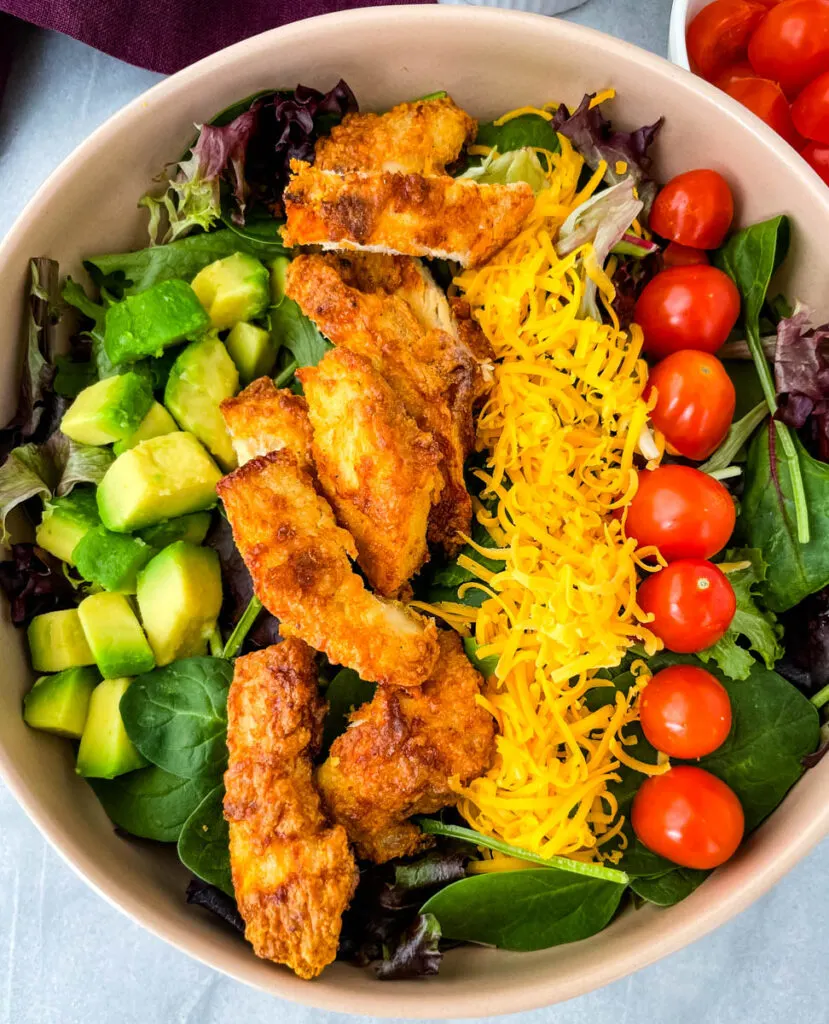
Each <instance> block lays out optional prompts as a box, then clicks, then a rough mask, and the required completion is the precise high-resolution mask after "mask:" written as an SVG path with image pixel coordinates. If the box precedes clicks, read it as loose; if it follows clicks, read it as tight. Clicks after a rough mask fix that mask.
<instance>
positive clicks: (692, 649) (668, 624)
mask: <svg viewBox="0 0 829 1024" xmlns="http://www.w3.org/2000/svg"><path fill="white" fill-rule="evenodd" d="M637 596H638V600H639V607H640V608H641V609H642V611H644V612H647V613H648V614H653V617H654V618H653V621H652V622H650V623H649V624H648V628H649V629H650V630H651V631H652V632H653V633H655V634H656V635H657V636H658V637H659V639H660V640H661V641H662V642H663V643H664V644H665V646H666V647H667V649H668V650H669V651H675V652H676V653H677V654H696V653H697V651H704V650H705V648H706V647H711V645H712V644H715V643H716V642H717V641H718V640H719V639H721V638H722V637H723V636H724V635H725V633H726V630H727V629H728V627H729V626H730V625H731V620H732V619H733V618H734V612H735V611H736V610H737V599H736V597H735V596H734V590H733V588H732V586H731V584H730V583H729V582H728V580H727V579H726V578H725V575H724V573H723V572H722V570H721V569H718V568H717V566H716V565H714V564H713V563H712V562H706V561H705V560H704V559H702V558H681V559H680V560H679V561H678V562H671V564H670V565H669V566H666V568H664V569H660V570H659V572H655V573H654V574H653V575H652V576H649V577H648V578H647V579H646V580H645V581H644V583H642V584H641V586H640V587H639V590H638V595H637Z"/></svg>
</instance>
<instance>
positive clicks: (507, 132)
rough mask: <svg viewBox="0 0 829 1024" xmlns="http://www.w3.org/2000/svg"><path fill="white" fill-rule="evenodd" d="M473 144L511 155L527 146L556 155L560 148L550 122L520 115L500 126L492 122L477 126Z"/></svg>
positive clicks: (541, 118) (538, 117)
mask: <svg viewBox="0 0 829 1024" xmlns="http://www.w3.org/2000/svg"><path fill="white" fill-rule="evenodd" d="M475 144H476V145H477V146H492V147H494V148H496V149H497V150H498V152H499V153H511V152H512V151H513V150H516V149H524V148H526V147H528V146H529V147H534V148H537V149H547V150H549V151H550V152H551V153H558V151H559V149H560V148H561V146H560V145H559V141H558V135H557V134H556V130H555V128H553V126H552V123H551V121H547V120H545V119H544V118H543V117H540V116H539V115H538V114H521V116H520V117H513V118H512V119H511V120H510V121H507V122H506V124H502V125H496V124H495V123H494V122H493V121H488V122H486V123H484V124H482V125H479V126H478V135H477V137H476V138H475Z"/></svg>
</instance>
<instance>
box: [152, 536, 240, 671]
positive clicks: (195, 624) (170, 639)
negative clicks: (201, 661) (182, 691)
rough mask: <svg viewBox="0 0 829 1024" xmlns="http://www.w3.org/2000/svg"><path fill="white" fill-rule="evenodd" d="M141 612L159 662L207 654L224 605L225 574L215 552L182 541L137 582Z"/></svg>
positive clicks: (167, 551)
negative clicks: (208, 644)
mask: <svg viewBox="0 0 829 1024" xmlns="http://www.w3.org/2000/svg"><path fill="white" fill-rule="evenodd" d="M137 600H138V608H139V610H140V612H141V619H142V621H143V623H144V629H145V630H146V631H147V636H148V637H149V640H150V645H151V646H152V649H153V653H154V655H155V660H156V663H157V664H159V665H169V664H170V662H171V661H176V660H177V659H178V658H188V657H191V656H193V655H196V654H203V653H204V651H205V645H206V643H207V638H208V637H209V636H210V634H211V633H212V632H213V629H214V627H215V625H216V619H217V618H218V616H219V609H220V608H221V606H222V574H221V569H220V567H219V557H218V555H217V554H216V552H215V551H214V550H213V549H212V548H202V547H197V546H196V545H195V544H188V543H187V542H186V541H177V542H176V543H175V544H171V545H170V546H169V547H166V548H164V550H163V551H160V552H159V553H158V554H157V555H156V556H155V558H153V560H152V561H151V562H150V563H149V564H148V565H147V567H146V568H145V569H144V570H143V571H142V572H141V574H140V575H139V577H138V597H137Z"/></svg>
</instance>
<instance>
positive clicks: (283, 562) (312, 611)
mask: <svg viewBox="0 0 829 1024" xmlns="http://www.w3.org/2000/svg"><path fill="white" fill-rule="evenodd" d="M217 491H218V493H219V497H220V498H221V499H222V501H223V502H224V507H225V511H226V513H227V518H228V520H229V522H230V525H231V528H232V530H233V539H234V541H235V542H236V546H237V547H238V549H239V551H240V553H241V555H242V558H243V559H244V561H245V565H246V566H247V567H248V570H249V571H250V574H251V576H252V577H253V587H254V590H255V592H256V596H257V597H258V598H259V600H260V601H261V602H262V604H264V606H265V607H266V608H267V609H268V611H269V612H271V613H272V614H273V615H275V616H276V617H277V618H278V619H279V620H280V630H281V632H282V635H283V636H297V637H300V638H301V639H303V640H305V642H306V643H308V644H310V645H311V646H312V647H314V648H315V649H316V650H318V651H322V652H323V653H324V654H326V655H327V656H328V658H329V659H330V660H331V661H332V662H333V663H334V664H336V665H345V666H347V667H348V668H353V669H354V670H355V672H357V673H359V675H360V676H361V677H362V678H363V679H365V680H367V681H369V682H377V683H391V684H396V685H398V686H417V685H418V684H419V683H421V682H423V680H424V679H425V678H426V677H427V676H428V675H429V673H430V672H431V670H432V667H433V665H434V663H435V661H436V660H437V656H438V642H437V628H436V626H435V624H434V622H432V621H431V620H427V619H425V618H424V617H423V616H421V615H417V614H416V613H415V612H413V611H410V610H409V609H408V608H406V607H405V606H404V605H402V604H400V603H399V602H396V601H387V600H384V599H383V598H381V597H378V596H376V595H375V594H372V593H370V592H369V591H368V590H366V588H365V586H364V584H363V581H362V580H361V579H360V577H359V576H358V575H357V574H356V573H355V572H354V570H353V569H352V567H351V563H350V562H349V558H351V559H356V557H357V550H356V548H355V546H354V541H353V539H352V537H351V534H350V533H348V531H346V530H343V529H341V528H340V527H339V526H337V523H336V520H335V519H334V513H333V512H332V510H331V506H330V505H329V504H328V502H327V501H326V500H325V499H324V498H323V497H321V496H320V495H319V494H318V493H317V492H316V490H315V488H314V481H313V478H312V477H311V475H310V473H309V472H308V471H307V470H306V469H304V468H302V467H301V466H299V464H298V463H297V459H296V456H295V455H294V454H293V452H290V451H288V450H287V449H282V450H281V451H277V452H271V453H270V454H269V455H263V456H259V457H258V458H255V459H252V460H251V461H250V462H247V463H245V465H244V466H241V467H240V468H239V469H237V470H235V471H234V472H233V473H231V474H230V475H229V476H226V477H224V479H223V480H220V481H219V484H218V486H217Z"/></svg>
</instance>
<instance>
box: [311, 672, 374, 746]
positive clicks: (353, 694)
mask: <svg viewBox="0 0 829 1024" xmlns="http://www.w3.org/2000/svg"><path fill="white" fill-rule="evenodd" d="M376 689H377V684H376V683H367V682H366V681H365V680H364V679H361V678H360V677H359V676H358V675H357V673H356V672H355V671H354V670H353V669H350V668H343V669H340V671H339V672H338V673H337V674H336V675H335V676H334V678H333V679H332V680H331V682H330V683H329V684H328V688H327V689H326V691H325V697H326V700H327V701H328V714H327V715H326V716H325V722H324V723H323V727H322V756H323V757H327V756H328V751H329V750H330V749H331V744H332V743H333V742H334V740H335V739H336V738H337V737H338V736H340V735H342V733H344V732H345V730H346V728H347V726H348V716H349V715H350V714H351V712H352V711H353V710H354V709H355V708H358V707H359V706H360V705H361V704H365V703H366V701H369V700H371V698H372V697H373V696H374V693H375V691H376Z"/></svg>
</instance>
